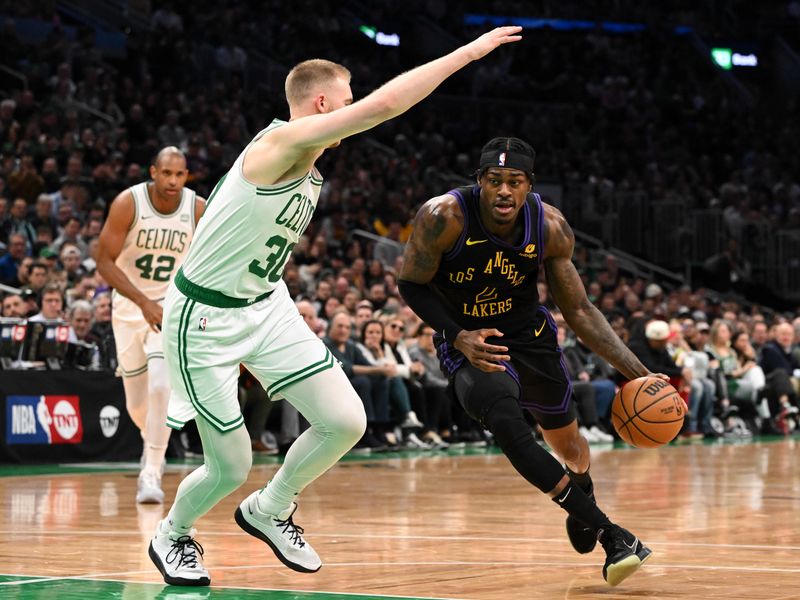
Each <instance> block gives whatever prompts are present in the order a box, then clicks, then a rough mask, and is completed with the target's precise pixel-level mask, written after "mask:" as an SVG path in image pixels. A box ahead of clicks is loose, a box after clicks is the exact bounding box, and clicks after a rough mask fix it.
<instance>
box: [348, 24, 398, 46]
mask: <svg viewBox="0 0 800 600" xmlns="http://www.w3.org/2000/svg"><path fill="white" fill-rule="evenodd" d="M358 30H359V31H360V32H361V33H363V34H364V35H365V36H367V37H368V38H369V39H371V40H375V43H376V44H378V45H379V46H399V45H400V36H399V35H397V34H396V33H383V32H382V31H378V30H377V29H376V28H375V27H370V26H369V25H361V26H360V27H359V28H358Z"/></svg>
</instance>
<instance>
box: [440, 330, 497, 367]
mask: <svg viewBox="0 0 800 600" xmlns="http://www.w3.org/2000/svg"><path fill="white" fill-rule="evenodd" d="M490 337H503V334H502V333H501V332H500V331H498V330H497V329H476V330H475V331H467V330H466V329H464V330H462V331H460V332H459V333H458V336H457V337H456V339H455V342H454V343H453V345H454V346H455V347H456V350H460V351H461V353H462V354H463V355H464V356H465V357H466V358H467V360H468V361H469V362H470V363H471V364H472V366H473V367H475V368H477V369H480V370H481V371H485V372H487V373H493V372H495V371H499V372H502V371H505V370H506V368H505V367H504V366H503V365H501V364H500V362H501V361H509V360H511V357H510V356H509V355H508V354H506V352H508V348H507V347H506V346H495V345H494V344H487V343H486V338H490Z"/></svg>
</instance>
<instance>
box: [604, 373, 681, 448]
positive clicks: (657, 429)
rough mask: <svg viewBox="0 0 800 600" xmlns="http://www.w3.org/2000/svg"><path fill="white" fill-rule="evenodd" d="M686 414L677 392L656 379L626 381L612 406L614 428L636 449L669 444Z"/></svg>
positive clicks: (667, 384)
mask: <svg viewBox="0 0 800 600" xmlns="http://www.w3.org/2000/svg"><path fill="white" fill-rule="evenodd" d="M685 415H686V407H685V405H684V403H683V399H682V398H681V397H680V395H678V391H677V390H676V389H675V388H674V387H672V386H671V385H670V384H669V383H667V382H666V381H664V380H663V379H659V378H658V377H639V378H638V379H634V380H632V381H629V382H628V383H627V384H625V386H623V388H622V389H621V390H620V391H619V392H617V395H616V396H614V402H613V404H612V405H611V422H612V423H613V425H614V429H616V430H617V433H619V435H620V437H621V438H622V439H623V440H625V441H626V442H628V443H629V444H631V445H632V446H636V447H637V448H657V447H658V446H663V445H664V444H666V443H669V442H671V441H672V440H673V439H674V438H675V436H676V435H678V432H679V431H680V430H681V427H682V426H683V418H684V416H685Z"/></svg>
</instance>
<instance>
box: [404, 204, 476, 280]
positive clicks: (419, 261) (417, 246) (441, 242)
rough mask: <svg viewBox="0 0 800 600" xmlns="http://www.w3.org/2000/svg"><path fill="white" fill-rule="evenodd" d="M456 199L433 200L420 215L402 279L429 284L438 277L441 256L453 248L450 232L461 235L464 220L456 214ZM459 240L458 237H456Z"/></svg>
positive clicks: (417, 217)
mask: <svg viewBox="0 0 800 600" xmlns="http://www.w3.org/2000/svg"><path fill="white" fill-rule="evenodd" d="M453 200H454V199H452V200H451V199H444V200H443V199H433V200H430V201H428V202H426V203H425V204H424V205H423V206H422V208H420V209H419V211H418V212H417V216H416V218H415V220H414V231H413V232H412V234H411V238H410V239H409V240H408V245H407V247H406V251H405V260H404V262H403V269H402V271H401V272H400V278H401V279H406V280H409V281H415V282H418V283H427V282H428V281H430V280H431V279H432V278H433V277H434V275H435V274H436V270H437V269H438V268H439V263H440V262H441V259H442V255H443V254H444V253H445V251H446V250H447V249H448V246H449V245H451V242H450V241H449V240H450V238H452V237H453V235H451V234H450V232H449V229H454V228H455V230H456V233H459V232H460V227H461V226H462V224H463V217H462V216H461V215H460V214H456V213H454V211H453V209H452V206H451V205H450V202H452V201H453ZM455 237H457V235H456V236H455Z"/></svg>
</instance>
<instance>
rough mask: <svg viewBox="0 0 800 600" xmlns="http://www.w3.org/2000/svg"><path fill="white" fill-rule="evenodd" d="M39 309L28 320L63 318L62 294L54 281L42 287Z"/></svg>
mask: <svg viewBox="0 0 800 600" xmlns="http://www.w3.org/2000/svg"><path fill="white" fill-rule="evenodd" d="M39 304H40V306H41V310H40V311H39V312H38V313H36V314H35V315H33V316H32V317H31V318H30V319H29V320H30V321H47V320H52V319H63V318H64V313H63V310H64V294H63V293H62V292H61V288H60V287H58V285H56V284H55V283H48V284H47V285H46V286H44V288H43V289H42V299H41V301H40V303H39Z"/></svg>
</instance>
